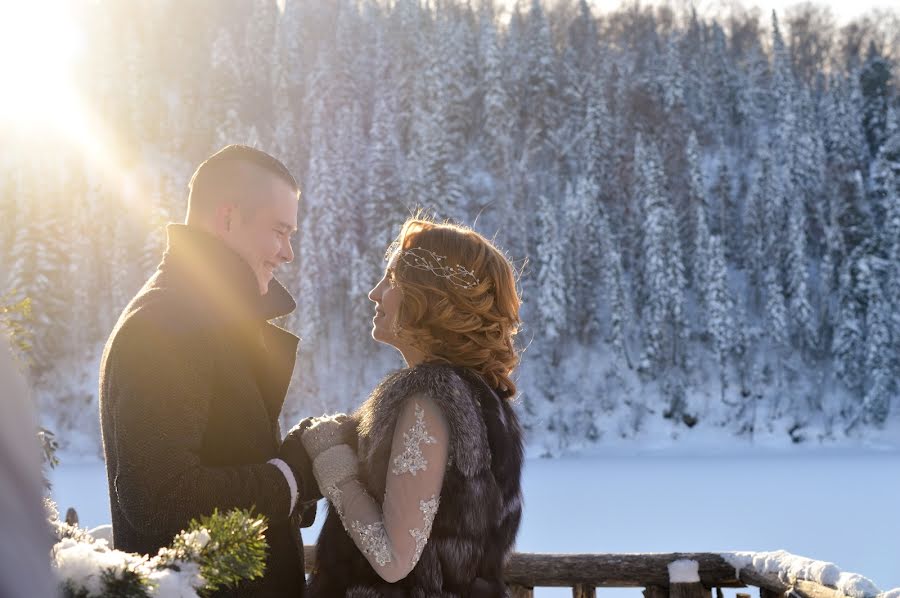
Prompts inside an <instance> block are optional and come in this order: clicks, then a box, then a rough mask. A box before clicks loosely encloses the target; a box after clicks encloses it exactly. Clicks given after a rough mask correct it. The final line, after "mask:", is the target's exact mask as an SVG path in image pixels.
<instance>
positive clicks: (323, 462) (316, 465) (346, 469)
mask: <svg viewBox="0 0 900 598" xmlns="http://www.w3.org/2000/svg"><path fill="white" fill-rule="evenodd" d="M358 474H359V460H358V459H357V457H356V452H355V451H354V450H353V448H352V447H351V446H350V445H349V444H336V445H334V446H332V447H329V448H327V449H325V450H324V451H322V452H321V453H319V455H318V456H317V457H316V458H315V460H313V475H315V476H316V481H317V482H318V483H319V490H320V491H321V492H322V494H323V495H325V496H328V494H327V493H326V491H327V490H328V488H331V487H332V486H337V485H339V484H341V483H342V482H345V481H347V480H349V479H351V478H355V477H357V475H358Z"/></svg>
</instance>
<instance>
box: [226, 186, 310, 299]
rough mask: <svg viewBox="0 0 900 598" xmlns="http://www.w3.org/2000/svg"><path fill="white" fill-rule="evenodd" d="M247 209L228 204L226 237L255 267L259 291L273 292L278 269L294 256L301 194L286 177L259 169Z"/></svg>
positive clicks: (233, 247)
mask: <svg viewBox="0 0 900 598" xmlns="http://www.w3.org/2000/svg"><path fill="white" fill-rule="evenodd" d="M252 181H253V182H252V184H251V185H249V186H248V190H247V193H249V194H250V195H251V197H248V198H247V199H248V201H247V202H246V205H247V206H249V207H247V208H244V209H243V210H242V209H241V208H240V207H238V206H225V209H226V213H224V215H223V216H222V218H223V223H224V224H223V226H222V234H221V236H222V239H223V240H224V241H225V243H226V244H227V245H228V246H229V247H231V248H232V249H233V250H234V251H236V252H237V253H238V254H239V255H240V256H241V257H242V258H244V260H245V261H246V262H247V263H248V264H249V265H250V267H251V268H252V269H253V273H254V274H255V275H256V281H257V283H259V292H260V294H262V295H265V294H266V293H267V292H269V281H271V280H272V277H273V275H274V274H273V273H274V271H275V269H276V268H277V267H278V266H280V265H281V264H286V263H288V262H290V261H292V260H293V259H294V251H293V249H292V248H291V236H292V235H293V234H294V233H295V232H297V194H296V192H295V191H294V190H293V189H291V187H290V185H288V184H287V183H286V182H285V181H283V180H281V179H280V178H279V177H277V176H275V175H270V174H268V173H256V174H255V175H254V176H253V179H252Z"/></svg>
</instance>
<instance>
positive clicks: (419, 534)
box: [409, 494, 440, 566]
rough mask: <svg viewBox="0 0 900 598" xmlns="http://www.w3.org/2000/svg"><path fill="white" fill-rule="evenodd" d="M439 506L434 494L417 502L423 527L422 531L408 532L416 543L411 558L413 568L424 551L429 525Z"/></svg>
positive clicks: (428, 534)
mask: <svg viewBox="0 0 900 598" xmlns="http://www.w3.org/2000/svg"><path fill="white" fill-rule="evenodd" d="M439 504H440V499H439V498H438V497H437V496H435V495H434V494H432V495H431V498H430V499H428V500H420V501H419V510H420V511H422V515H423V516H424V517H425V526H424V527H423V528H422V529H411V530H409V535H410V536H412V537H413V539H414V540H415V541H416V552H415V554H413V557H412V563H413V566H415V564H416V563H418V562H419V558H420V557H421V556H422V551H423V550H425V543H426V542H428V536H430V535H431V525H432V524H433V523H434V516H435V515H437V510H438V505H439Z"/></svg>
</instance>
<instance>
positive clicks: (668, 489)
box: [51, 450, 900, 598]
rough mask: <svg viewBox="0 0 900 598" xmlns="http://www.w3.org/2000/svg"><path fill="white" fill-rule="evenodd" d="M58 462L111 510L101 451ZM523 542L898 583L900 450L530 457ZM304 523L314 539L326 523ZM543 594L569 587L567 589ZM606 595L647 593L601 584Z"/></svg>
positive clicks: (67, 492) (88, 502)
mask: <svg viewBox="0 0 900 598" xmlns="http://www.w3.org/2000/svg"><path fill="white" fill-rule="evenodd" d="M63 459H64V460H63V463H62V465H61V466H60V467H59V468H58V469H57V470H56V471H54V472H52V475H51V480H52V482H53V484H54V488H53V497H54V498H55V499H56V501H57V502H58V504H59V507H60V510H61V511H62V512H65V508H66V507H68V506H74V507H76V508H77V510H78V513H79V515H80V517H81V523H82V525H84V526H87V527H91V526H95V525H99V524H101V523H108V522H109V511H108V509H109V503H108V498H107V490H106V474H105V470H104V468H103V464H102V463H99V462H97V461H81V462H76V461H75V460H71V461H67V460H66V459H65V457H63ZM524 491H525V514H524V520H523V523H522V527H521V529H520V532H519V538H518V543H517V548H518V550H520V551H525V552H695V551H696V552H717V551H730V550H754V551H768V550H778V549H784V550H787V551H788V552H791V553H794V554H798V555H802V556H806V557H809V558H814V559H818V560H824V561H831V562H833V563H835V564H837V565H838V566H839V567H840V568H841V569H842V570H844V571H852V572H855V573H859V574H862V575H865V576H866V577H868V578H870V579H871V580H872V581H873V582H874V583H875V584H876V585H877V586H878V587H879V588H881V589H882V590H888V589H891V588H894V587H900V453H897V452H882V453H868V452H854V451H845V450H830V451H821V450H820V451H816V452H799V451H798V452H796V453H793V452H787V453H783V452H782V453H774V454H764V455H740V456H733V455H731V456H725V455H723V456H712V457H710V456H685V455H681V456H672V455H659V456H657V455H652V456H648V455H643V456H603V457H566V458H559V459H552V460H551V459H529V460H528V461H527V462H526V468H525V474H524ZM321 515H322V512H321V509H320V513H319V517H318V518H317V520H316V524H315V525H314V526H313V527H312V528H310V529H309V530H304V534H303V535H304V540H305V542H306V543H307V544H309V543H312V542H313V541H314V540H315V536H316V534H317V533H318V529H319V526H321V524H322V521H321V519H322V517H321ZM536 593H537V595H539V596H546V597H550V596H565V595H571V594H570V593H569V592H568V591H566V590H562V589H556V590H540V591H538V592H536ZM599 593H600V595H601V596H606V597H608V598H612V597H616V598H619V597H622V598H624V597H630V598H637V597H639V596H640V591H639V590H601V591H600V592H599Z"/></svg>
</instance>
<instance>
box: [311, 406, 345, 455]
mask: <svg viewBox="0 0 900 598" xmlns="http://www.w3.org/2000/svg"><path fill="white" fill-rule="evenodd" d="M355 428H356V421H355V420H354V419H353V418H351V417H350V416H349V415H347V414H346V413H337V414H335V415H328V416H324V417H317V418H315V419H313V420H312V424H311V425H310V426H309V427H308V428H306V430H304V431H303V436H302V439H303V446H304V447H305V448H306V453H307V454H308V455H309V458H310V459H312V460H313V461H315V459H316V457H318V456H319V455H320V454H321V453H322V452H323V451H325V450H327V449H329V448H331V447H333V446H336V445H338V444H345V443H347V441H348V436H350V435H351V434H352V435H354V436H355V433H356V430H355Z"/></svg>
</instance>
